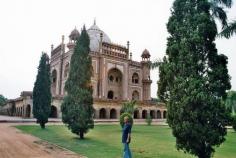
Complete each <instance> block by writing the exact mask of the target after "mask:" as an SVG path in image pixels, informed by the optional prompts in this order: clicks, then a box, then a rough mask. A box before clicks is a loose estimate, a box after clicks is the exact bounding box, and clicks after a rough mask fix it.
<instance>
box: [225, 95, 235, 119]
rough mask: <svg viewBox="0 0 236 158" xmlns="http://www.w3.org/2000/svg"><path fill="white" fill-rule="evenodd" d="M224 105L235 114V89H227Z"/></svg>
mask: <svg viewBox="0 0 236 158" xmlns="http://www.w3.org/2000/svg"><path fill="white" fill-rule="evenodd" d="M225 105H226V107H227V108H228V109H230V110H231V112H232V114H233V115H234V114H235V110H236V91H229V92H228V93H227V98H226V100H225Z"/></svg>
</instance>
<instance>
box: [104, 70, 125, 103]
mask: <svg viewBox="0 0 236 158" xmlns="http://www.w3.org/2000/svg"><path fill="white" fill-rule="evenodd" d="M107 77H108V78H107V89H108V90H109V91H108V94H109V92H110V91H112V92H113V95H112V97H109V95H107V98H108V99H117V100H119V99H122V90H123V88H122V72H121V71H120V70H119V69H117V68H112V69H110V70H109V71H108V75H107Z"/></svg>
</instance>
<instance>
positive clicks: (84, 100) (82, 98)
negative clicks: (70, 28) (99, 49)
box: [61, 27, 94, 139]
mask: <svg viewBox="0 0 236 158" xmlns="http://www.w3.org/2000/svg"><path fill="white" fill-rule="evenodd" d="M89 42H90V40H89V36H88V34H87V31H86V29H85V27H83V30H82V32H81V35H80V37H79V39H77V41H76V46H75V49H74V53H73V55H72V57H71V63H70V72H69V77H68V79H67V81H66V84H65V90H66V92H67V95H66V96H65V97H64V100H63V103H62V106H61V108H62V121H63V122H64V123H65V124H67V125H68V128H69V129H70V130H71V131H72V132H73V133H75V134H77V135H79V136H80V138H81V139H84V134H85V133H87V132H88V130H89V129H90V128H93V127H94V121H93V114H94V109H93V97H92V92H93V91H92V86H91V76H92V64H91V63H92V61H91V57H90V56H89V52H90V48H89Z"/></svg>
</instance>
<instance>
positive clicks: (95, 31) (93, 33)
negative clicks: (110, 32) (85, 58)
mask: <svg viewBox="0 0 236 158" xmlns="http://www.w3.org/2000/svg"><path fill="white" fill-rule="evenodd" d="M87 32H88V35H89V38H90V51H95V52H98V51H99V42H100V34H101V33H102V34H103V38H102V41H103V42H107V43H111V40H110V38H109V37H108V36H107V34H106V33H105V32H103V31H102V30H101V29H100V28H99V27H98V26H97V25H96V22H94V24H93V25H92V26H91V27H90V28H89V29H88V30H87Z"/></svg>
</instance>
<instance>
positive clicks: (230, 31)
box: [220, 21, 236, 38]
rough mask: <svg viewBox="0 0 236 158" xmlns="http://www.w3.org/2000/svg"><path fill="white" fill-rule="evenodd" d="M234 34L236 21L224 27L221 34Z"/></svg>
mask: <svg viewBox="0 0 236 158" xmlns="http://www.w3.org/2000/svg"><path fill="white" fill-rule="evenodd" d="M234 34H236V21H233V22H231V23H230V24H229V25H228V26H227V27H226V28H225V29H223V30H222V31H221V33H220V36H221V37H225V38H230V37H231V36H233V35H234Z"/></svg>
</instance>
